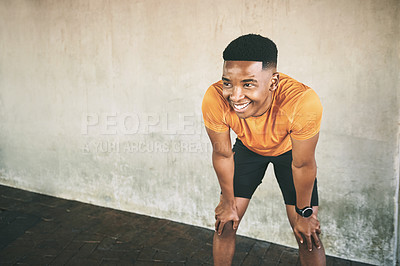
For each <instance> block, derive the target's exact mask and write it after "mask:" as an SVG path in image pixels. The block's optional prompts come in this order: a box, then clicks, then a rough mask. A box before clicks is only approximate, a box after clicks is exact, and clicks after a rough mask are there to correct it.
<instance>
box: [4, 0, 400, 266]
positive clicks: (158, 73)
mask: <svg viewBox="0 0 400 266" xmlns="http://www.w3.org/2000/svg"><path fill="white" fill-rule="evenodd" d="M399 8H400V2H399V1H397V0H392V1H390V0H385V1H373V0H363V1H361V0H359V1H355V0H352V1H348V0H341V1H329V0H324V1H309V0H301V1H298V0H290V1H289V0H285V1H272V0H271V1H261V0H257V1H256V0H255V1H240V0H230V1H211V0H206V1H196V0H181V1H178V0H146V1H144V0H136V1H134V0H131V1H128V0H125V1H124V0H116V1H99V0H91V1H89V0H88V1H82V0H77V1H72V0H69V1H61V0H57V1H55V0H54V1H50V0H49V1H39V0H25V1H23V0H1V1H0V183H1V184H4V185H10V186H14V187H18V188H22V189H27V190H31V191H37V192H41V193H45V194H49V195H54V196H58V197H63V198H67V199H74V200H79V201H83V202H89V203H93V204H96V205H102V206H107V207H112V208H117V209H122V210H127V211H132V212H138V213H143V214H147V215H152V216H157V217H164V218H168V219H171V220H175V221H180V222H184V223H189V224H194V225H199V226H203V227H208V228H212V227H213V223H214V221H213V220H214V218H213V210H214V207H215V206H216V204H217V202H218V195H219V188H218V182H217V179H216V176H215V174H214V171H213V169H212V166H211V156H210V152H211V150H210V145H209V143H208V138H207V136H206V134H205V131H204V129H203V124H202V118H201V110H200V106H201V101H202V96H203V94H204V92H205V90H206V89H207V87H208V86H209V85H210V84H212V83H213V82H215V81H217V80H218V79H219V78H220V76H221V66H222V58H221V53H222V51H223V49H224V47H225V46H226V45H227V44H228V43H229V41H231V40H232V39H234V38H236V37H238V36H239V35H241V34H245V33H251V32H252V33H260V34H263V35H266V36H269V37H270V38H272V39H273V40H274V41H275V42H276V43H277V45H278V49H279V65H278V68H279V70H280V71H281V72H284V73H286V74H289V75H291V76H292V77H294V78H296V79H298V80H300V81H302V82H304V83H305V84H307V85H309V86H311V87H312V88H314V90H315V91H316V92H317V93H318V94H319V96H320V98H321V101H322V104H323V106H324V116H323V123H322V128H321V134H320V141H319V144H318V148H317V163H318V179H319V188H320V204H321V207H320V214H319V217H320V220H321V223H322V230H323V235H322V238H323V241H324V244H325V247H326V250H327V253H328V254H331V255H335V256H340V257H342V258H348V259H353V260H359V261H363V262H369V263H374V264H380V265H383V264H384V265H391V264H394V263H395V261H396V249H397V238H398V236H397V220H398V219H397V218H398V213H397V209H398V198H397V196H398V193H397V191H398V182H399V156H398V155H399V142H398V139H399V133H398V132H399V131H398V130H399V96H400V95H399V84H400V80H399V79H400V78H399V70H400V68H399V66H400V63H399V61H400V60H399V58H400V52H399V51H400V45H399V42H400V38H399V34H400V30H399V25H400V22H399V15H400V12H399V11H400V9H399ZM239 233H240V234H243V235H247V236H250V237H256V238H259V239H264V240H268V241H272V242H276V243H280V244H284V245H289V246H295V240H294V237H293V235H292V232H291V229H290V227H289V223H288V222H287V219H286V215H285V211H284V204H283V201H282V198H281V195H280V192H279V188H278V186H277V184H276V181H275V180H274V177H273V170H272V168H271V167H270V168H269V169H268V171H267V174H266V177H265V179H264V181H263V183H262V185H261V186H260V188H259V190H258V191H257V192H256V194H255V196H254V198H253V200H252V202H251V204H250V207H249V210H248V213H247V214H246V216H245V218H244V219H243V221H242V223H241V226H240V229H239Z"/></svg>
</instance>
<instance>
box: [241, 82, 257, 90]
mask: <svg viewBox="0 0 400 266" xmlns="http://www.w3.org/2000/svg"><path fill="white" fill-rule="evenodd" d="M243 87H245V88H247V89H250V88H253V87H254V84H252V83H245V84H244V85H243Z"/></svg>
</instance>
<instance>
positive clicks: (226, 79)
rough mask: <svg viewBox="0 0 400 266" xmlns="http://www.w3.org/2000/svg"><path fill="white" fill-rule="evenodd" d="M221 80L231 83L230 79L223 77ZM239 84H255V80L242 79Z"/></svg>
mask: <svg viewBox="0 0 400 266" xmlns="http://www.w3.org/2000/svg"><path fill="white" fill-rule="evenodd" d="M221 79H222V80H223V81H231V80H230V79H228V78H225V77H222V78H221ZM241 82H242V83H247V82H253V83H257V80H255V79H244V80H242V81H241Z"/></svg>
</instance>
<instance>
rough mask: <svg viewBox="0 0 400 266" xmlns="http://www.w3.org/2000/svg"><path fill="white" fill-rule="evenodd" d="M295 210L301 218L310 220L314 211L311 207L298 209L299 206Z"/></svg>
mask: <svg viewBox="0 0 400 266" xmlns="http://www.w3.org/2000/svg"><path fill="white" fill-rule="evenodd" d="M295 209H296V212H297V213H298V214H300V215H301V216H303V217H304V218H308V217H310V216H311V215H312V214H313V209H312V208H311V207H305V208H303V209H299V208H297V206H295Z"/></svg>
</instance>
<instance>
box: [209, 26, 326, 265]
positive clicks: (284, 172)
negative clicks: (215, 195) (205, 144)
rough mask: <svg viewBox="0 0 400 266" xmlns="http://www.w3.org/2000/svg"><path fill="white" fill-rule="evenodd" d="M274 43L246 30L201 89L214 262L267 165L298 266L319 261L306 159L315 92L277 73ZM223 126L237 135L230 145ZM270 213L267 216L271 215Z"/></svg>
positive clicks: (230, 247) (311, 165) (222, 257)
mask: <svg viewBox="0 0 400 266" xmlns="http://www.w3.org/2000/svg"><path fill="white" fill-rule="evenodd" d="M277 55H278V51H277V48H276V45H275V43H274V42H272V41H271V40H270V39H268V38H265V37H262V36H260V35H255V34H249V35H244V36H241V37H239V38H237V39H235V40H234V41H232V42H231V43H230V44H229V45H228V46H227V47H226V49H225V50H224V53H223V58H224V65H223V75H222V81H219V82H217V83H215V84H213V85H212V86H211V87H210V88H209V89H208V90H207V92H206V94H205V96H204V99H203V104H202V111H203V119H204V124H205V126H206V130H207V133H208V136H209V138H210V140H211V143H212V146H213V153H212V162H213V166H214V169H215V172H216V174H217V177H218V181H219V184H220V187H221V195H220V202H219V204H218V206H217V207H216V209H215V218H216V223H215V234H214V240H213V256H214V265H230V264H231V263H232V257H233V254H234V252H235V238H236V230H237V228H238V226H239V223H240V220H241V219H242V217H243V215H244V213H245V211H246V209H247V206H248V205H249V202H250V199H251V197H252V195H253V193H254V191H255V190H256V188H257V187H258V185H259V184H260V183H261V180H262V178H263V176H264V174H265V170H266V169H267V166H268V164H269V163H270V162H271V163H272V164H273V166H274V171H275V175H276V179H277V181H278V184H279V186H280V188H281V191H282V195H283V198H284V202H285V204H286V212H287V215H288V218H289V222H290V225H291V226H292V229H293V232H294V235H295V237H296V239H297V242H298V245H299V255H300V261H301V264H302V265H325V251H324V248H323V246H322V243H321V241H320V239H319V236H318V235H319V234H320V233H321V231H320V224H319V221H318V219H317V212H318V193H317V181H316V172H317V167H316V162H315V158H314V153H315V147H316V145H317V141H318V136H319V128H320V123H321V116H322V106H321V103H320V101H319V98H318V96H317V95H316V93H315V92H314V91H313V90H312V89H311V88H309V87H307V86H305V85H304V84H302V83H300V82H298V81H296V80H294V79H292V78H291V77H289V76H287V75H284V74H282V73H279V72H277V70H276V67H277ZM230 129H232V130H233V131H234V132H235V133H236V134H237V139H236V143H235V145H234V147H233V149H232V146H231V139H230ZM271 218H273V217H271Z"/></svg>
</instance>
